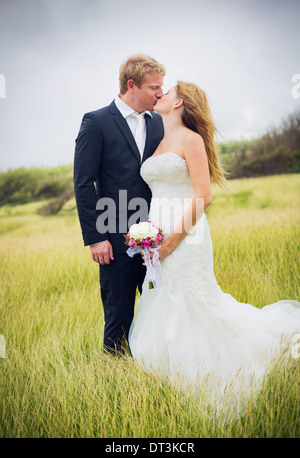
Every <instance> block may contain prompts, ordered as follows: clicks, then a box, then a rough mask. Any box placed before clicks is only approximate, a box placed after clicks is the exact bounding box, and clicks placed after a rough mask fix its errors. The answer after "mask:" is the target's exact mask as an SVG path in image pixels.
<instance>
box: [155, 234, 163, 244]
mask: <svg viewBox="0 0 300 458" xmlns="http://www.w3.org/2000/svg"><path fill="white" fill-rule="evenodd" d="M161 240H162V236H161V235H160V234H157V236H156V241H157V242H158V243H159V242H160V241H161Z"/></svg>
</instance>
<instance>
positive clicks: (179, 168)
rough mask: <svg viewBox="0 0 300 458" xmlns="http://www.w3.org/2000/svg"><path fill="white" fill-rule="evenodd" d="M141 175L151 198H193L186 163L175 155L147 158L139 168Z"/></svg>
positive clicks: (167, 154)
mask: <svg viewBox="0 0 300 458" xmlns="http://www.w3.org/2000/svg"><path fill="white" fill-rule="evenodd" d="M141 175H142V177H143V179H144V180H145V181H146V182H147V183H148V185H149V187H150V189H151V191H152V197H153V198H156V197H159V198H162V197H168V198H174V197H179V198H182V199H183V198H187V197H193V195H194V192H193V186H192V184H191V180H190V176H189V172H188V168H187V164H186V161H185V160H184V159H182V157H180V156H178V154H175V153H171V152H169V153H164V154H160V155H157V156H151V157H150V158H148V159H147V160H146V161H145V162H144V163H143V165H142V167H141Z"/></svg>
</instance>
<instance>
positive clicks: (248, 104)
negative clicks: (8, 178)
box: [0, 0, 300, 170]
mask: <svg viewBox="0 0 300 458" xmlns="http://www.w3.org/2000/svg"><path fill="white" fill-rule="evenodd" d="M299 17H300V2H299V1H297V0H260V1H257V0H252V1H250V0H244V1H243V0H240V1H238V0H227V1H221V0H208V1H204V0H198V1H196V0H180V1H178V0H171V1H167V0H151V1H148V2H147V1H140V0H131V1H130V2H126V1H121V0H0V74H2V75H4V76H5V79H6V98H0V169H2V170H5V169H7V168H9V167H19V166H23V165H24V166H55V165H58V164H70V163H72V161H73V153H74V140H75V138H76V135H77V132H78V129H79V126H80V122H81V119H82V116H83V114H84V113H85V112H87V111H91V110H94V109H97V108H100V107H101V106H104V105H107V104H109V103H110V102H111V101H112V100H113V99H114V97H115V96H116V95H117V93H118V71H119V66H120V64H121V62H122V61H124V60H125V58H126V57H127V56H129V55H130V54H132V53H135V52H143V53H146V54H150V55H152V56H153V57H155V58H157V59H158V60H159V61H161V62H162V63H163V64H164V65H165V67H166V70H167V75H166V77H165V85H164V89H165V90H167V89H168V88H169V87H170V86H172V85H174V84H175V83H176V81H177V79H179V78H182V79H184V80H186V81H193V82H195V83H197V84H199V85H200V86H201V87H202V88H203V89H204V90H205V91H206V92H207V94H208V96H209V99H210V102H211V107H212V112H213V115H214V118H215V121H216V123H217V125H218V128H219V130H220V131H221V133H222V135H223V137H224V140H225V141H227V140H229V139H240V138H251V137H254V136H257V135H260V134H262V133H263V132H264V131H265V130H266V129H268V128H269V127H272V126H276V125H278V124H279V123H280V121H281V119H282V118H283V117H284V116H286V115H287V114H289V113H291V112H293V111H294V110H295V109H296V108H299V107H300V99H299V98H298V99H295V98H293V97H292V87H293V83H292V82H291V79H292V76H293V75H294V74H300V59H299V55H300V50H299V42H300V28H299Z"/></svg>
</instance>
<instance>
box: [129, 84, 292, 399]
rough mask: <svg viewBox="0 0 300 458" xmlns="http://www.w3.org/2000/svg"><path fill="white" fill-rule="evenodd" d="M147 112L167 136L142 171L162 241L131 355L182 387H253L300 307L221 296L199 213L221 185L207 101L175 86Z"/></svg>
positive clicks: (131, 337)
mask: <svg viewBox="0 0 300 458" xmlns="http://www.w3.org/2000/svg"><path fill="white" fill-rule="evenodd" d="M155 110H156V111H157V112H158V113H160V114H161V115H162V118H163V123H164V129H165V136H164V138H163V140H162V141H161V143H160V144H159V146H158V148H157V150H156V151H155V153H154V155H153V156H152V157H150V158H149V159H147V160H146V161H145V162H144V164H143V165H142V167H141V175H142V177H143V179H144V180H145V181H146V182H147V183H148V185H149V186H150V188H151V191H152V201H151V208H150V214H149V219H150V220H151V221H152V222H153V223H154V224H156V225H157V226H158V227H160V228H161V229H162V230H163V233H164V236H165V240H164V241H163V243H162V246H161V248H160V250H159V258H160V262H161V287H160V289H159V290H155V289H148V287H147V283H144V287H143V294H142V296H141V298H140V301H139V305H138V310H137V312H136V315H135V319H134V322H133V324H132V326H131V329H130V333H129V345H130V349H131V352H132V355H133V357H134V358H136V360H137V361H140V362H141V363H142V365H143V367H144V368H145V369H146V370H149V371H152V370H154V371H155V372H157V373H159V374H161V375H162V376H164V377H166V378H169V379H172V380H175V379H177V377H180V378H182V377H183V379H184V383H190V382H191V383H195V382H196V384H197V383H198V382H199V381H200V377H206V376H207V377H211V376H213V377H214V380H215V381H218V383H219V382H220V384H219V385H218V386H220V387H221V388H222V390H224V388H225V387H226V386H227V385H228V384H229V383H231V382H232V381H233V380H235V383H236V385H237V386H238V381H240V382H241V383H240V384H239V385H240V387H241V386H243V387H245V386H249V383H250V381H254V383H255V385H256V386H257V382H258V381H260V380H261V379H262V376H263V375H264V373H265V371H266V369H267V368H268V366H269V364H270V362H271V358H272V356H273V355H274V351H275V350H279V349H280V348H281V344H282V343H283V341H282V337H285V338H286V339H287V342H288V343H290V342H291V338H292V335H293V334H294V333H296V332H300V303H299V302H296V301H292V300H285V301H279V302H277V303H276V304H272V305H268V306H265V307H263V308H262V309H258V308H256V307H254V306H252V305H249V304H244V303H238V302H237V301H236V300H235V299H234V298H233V297H232V296H231V295H229V294H227V293H223V292H222V290H221V288H220V287H219V285H218V283H217V281H216V278H215V275H214V269H213V247H212V241H211V236H210V230H209V226H208V223H207V220H206V215H205V210H206V209H207V207H208V206H209V205H210V203H211V185H210V180H211V179H212V180H214V181H215V182H216V183H217V185H219V186H221V187H224V186H225V187H226V180H225V176H224V172H223V170H222V167H221V164H220V160H219V157H218V153H217V149H216V144H215V142H214V134H215V125H214V123H213V120H212V116H211V112H210V109H209V105H208V102H207V98H206V95H205V93H204V92H203V91H202V90H201V89H200V88H198V87H197V86H196V85H194V84H192V83H184V82H178V84H177V86H175V87H173V88H171V89H170V90H169V92H168V93H167V94H166V95H164V96H163V97H162V98H161V99H160V100H159V101H158V102H157V104H156V106H155ZM237 373H239V376H238V377H237ZM247 382H249V383H248V384H247ZM210 386H211V385H210Z"/></svg>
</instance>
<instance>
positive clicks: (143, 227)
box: [124, 221, 164, 289]
mask: <svg viewBox="0 0 300 458" xmlns="http://www.w3.org/2000/svg"><path fill="white" fill-rule="evenodd" d="M124 237H125V243H126V245H128V246H129V248H128V250H127V251H126V253H127V254H128V256H131V257H133V256H134V255H135V254H136V253H142V254H143V255H144V259H145V264H146V268H147V278H148V280H149V288H150V289H152V288H157V289H158V288H159V286H160V282H159V280H160V279H159V274H160V262H159V254H158V250H159V248H160V246H161V242H162V241H163V238H164V237H163V234H162V231H161V229H159V227H157V226H156V225H155V224H153V223H152V222H151V221H147V222H143V223H138V224H133V225H132V226H131V227H130V229H129V232H127V234H126V235H124ZM150 252H154V256H153V258H152V262H151V259H150Z"/></svg>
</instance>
